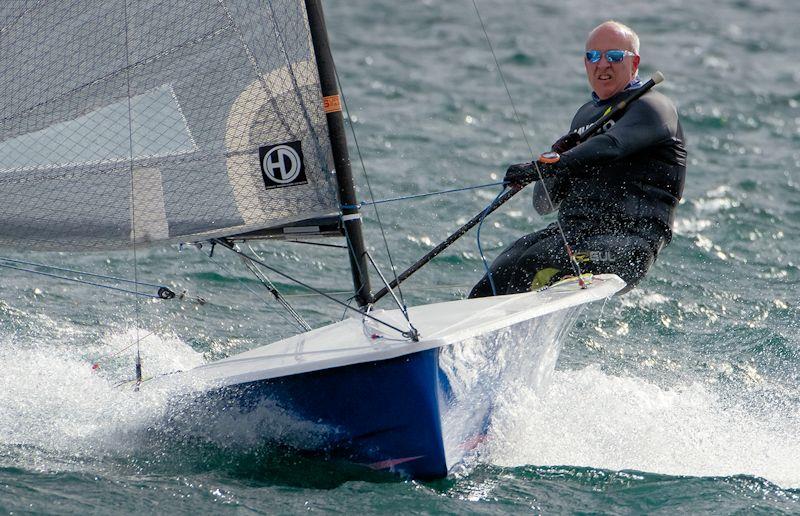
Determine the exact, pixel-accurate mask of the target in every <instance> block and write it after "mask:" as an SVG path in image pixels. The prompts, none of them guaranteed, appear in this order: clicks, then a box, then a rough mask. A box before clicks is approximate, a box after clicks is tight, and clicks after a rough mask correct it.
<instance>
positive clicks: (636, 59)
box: [633, 56, 640, 75]
mask: <svg viewBox="0 0 800 516" xmlns="http://www.w3.org/2000/svg"><path fill="white" fill-rule="evenodd" d="M639 61H640V59H639V56H633V75H636V74H637V73H638V72H639Z"/></svg>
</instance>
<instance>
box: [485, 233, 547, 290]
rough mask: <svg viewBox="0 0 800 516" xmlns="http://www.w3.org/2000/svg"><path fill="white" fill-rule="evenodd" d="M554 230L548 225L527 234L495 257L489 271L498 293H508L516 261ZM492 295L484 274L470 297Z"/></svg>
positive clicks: (486, 276)
mask: <svg viewBox="0 0 800 516" xmlns="http://www.w3.org/2000/svg"><path fill="white" fill-rule="evenodd" d="M553 232H554V228H553V226H548V227H546V228H544V229H543V230H541V231H537V232H536V233H531V234H529V235H525V236H524V237H522V238H520V239H519V240H517V241H516V242H514V243H513V244H511V246H510V247H509V248H507V249H506V250H505V251H503V253H502V254H501V255H500V256H498V257H497V258H495V260H494V261H493V262H492V265H491V266H490V267H489V271H490V273H491V275H492V280H493V281H494V285H495V287H496V289H497V294H498V295H502V294H506V293H507V290H508V285H509V282H510V281H511V277H512V276H513V275H514V272H515V270H516V267H517V265H516V263H517V261H518V260H519V259H520V257H521V256H522V255H523V254H524V253H525V252H526V251H527V250H528V248H530V247H531V246H533V245H535V244H536V243H537V242H539V241H541V240H542V239H546V238H548V237H549V236H550V235H551V233H553ZM491 295H492V286H491V284H490V282H489V277H488V275H484V276H483V278H481V280H480V281H479V282H478V283H476V284H475V286H474V287H472V291H471V292H470V293H469V297H470V298H473V297H486V296H491Z"/></svg>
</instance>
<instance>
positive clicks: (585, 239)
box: [470, 89, 686, 297]
mask: <svg viewBox="0 0 800 516" xmlns="http://www.w3.org/2000/svg"><path fill="white" fill-rule="evenodd" d="M633 91H634V90H630V89H629V90H625V91H623V92H621V93H618V94H617V95H615V96H614V97H612V98H610V99H607V100H605V101H597V100H595V101H591V102H588V103H586V104H584V105H583V106H581V108H580V109H579V110H578V112H577V113H576V114H575V117H574V118H573V120H572V126H571V128H570V130H571V131H576V130H577V131H579V132H580V131H581V129H582V128H584V127H585V126H587V125H589V124H591V123H592V122H594V121H595V120H597V119H598V118H600V117H601V116H602V115H603V113H604V112H605V111H606V110H607V109H608V108H609V106H613V105H615V104H617V103H618V102H619V101H620V100H622V99H624V98H625V97H626V96H629V95H631V94H632V93H633ZM615 118H616V119H615V120H614V121H613V122H609V123H608V124H606V125H605V127H604V129H603V130H602V131H601V132H600V133H599V134H597V135H595V136H593V137H591V138H589V139H588V140H587V141H585V142H584V143H581V144H579V145H577V146H576V147H574V148H572V149H571V150H568V151H566V152H564V153H562V155H561V160H560V161H559V162H558V163H557V164H555V165H552V166H550V167H549V169H548V175H549V176H551V177H552V179H547V180H546V181H545V182H546V186H547V187H548V188H547V189H548V192H549V193H550V197H551V199H552V201H553V206H552V208H557V209H558V210H559V212H558V220H559V222H560V223H561V226H562V227H563V229H564V232H565V234H566V238H567V241H568V242H569V244H570V246H571V247H572V249H573V251H574V253H575V256H576V260H577V261H578V263H579V264H580V266H581V270H582V271H583V272H591V273H594V274H599V273H605V272H610V273H615V274H617V275H619V276H620V277H621V278H622V279H623V280H625V282H626V283H627V284H628V287H627V288H626V289H625V291H627V290H629V289H630V288H632V287H633V285H635V284H636V283H637V282H638V281H639V280H641V279H642V278H643V277H644V275H645V274H646V273H647V270H648V269H649V268H650V266H651V265H652V264H653V262H654V261H655V258H656V256H657V254H658V252H659V251H660V250H661V248H662V247H663V246H664V245H666V244H667V243H669V241H670V239H671V238H672V224H673V221H674V217H675V207H676V206H677V204H678V201H679V200H680V198H681V195H682V193H683V184H684V179H685V175H686V149H685V146H684V139H683V130H682V129H681V125H680V122H679V121H678V114H677V111H676V110H675V106H674V105H673V104H672V102H671V101H670V100H669V99H668V98H667V97H665V96H664V95H662V94H660V93H658V92H656V91H652V90H651V91H649V92H647V93H646V94H644V95H643V96H642V97H641V98H639V99H638V100H636V101H634V102H632V103H631V104H630V106H628V108H627V109H626V110H624V111H623V112H622V113H621V114H620V115H619V116H617V117H615ZM543 193H544V191H543V187H542V185H541V184H540V183H537V184H536V188H535V190H534V204H535V205H538V206H539V207H537V209H539V210H540V211H544V212H548V211H551V210H547V209H545V210H542V209H541V205H542V203H543V199H544V197H543ZM548 204H549V203H548ZM491 271H492V279H493V281H494V284H495V287H496V290H497V294H512V293H517V292H526V291H529V290H531V289H532V288H539V287H542V286H545V285H547V284H549V283H552V282H553V281H556V280H557V279H559V278H561V277H564V276H568V275H572V274H573V267H572V265H571V264H570V262H569V259H568V257H567V253H566V250H565V248H564V242H563V239H562V237H561V235H560V233H559V232H558V228H557V226H556V225H555V224H551V225H550V226H548V227H547V228H545V229H543V230H541V231H539V232H537V233H532V234H529V235H526V236H524V237H522V238H520V239H519V240H517V241H516V242H514V244H512V245H511V246H510V247H509V248H508V249H506V250H505V251H503V253H502V254H501V255H500V256H499V257H498V258H497V259H496V260H495V261H494V262H493V263H492V266H491ZM490 295H492V289H491V286H490V283H489V280H488V277H487V276H484V277H483V279H481V281H480V282H478V284H476V285H475V287H474V288H473V289H472V292H471V293H470V297H483V296H490Z"/></svg>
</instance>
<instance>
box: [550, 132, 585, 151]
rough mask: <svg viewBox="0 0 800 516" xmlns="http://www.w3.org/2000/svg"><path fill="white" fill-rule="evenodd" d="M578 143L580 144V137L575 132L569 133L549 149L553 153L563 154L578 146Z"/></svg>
mask: <svg viewBox="0 0 800 516" xmlns="http://www.w3.org/2000/svg"><path fill="white" fill-rule="evenodd" d="M578 143H580V135H579V134H578V132H577V131H571V132H568V133H567V134H565V135H564V136H562V137H561V138H559V139H558V140H556V142H555V143H554V144H553V145H552V147H551V148H552V149H553V150H554V151H555V152H557V153H559V154H563V153H565V152H567V151H568V150H570V149H572V148H573V147H575V146H576V145H578Z"/></svg>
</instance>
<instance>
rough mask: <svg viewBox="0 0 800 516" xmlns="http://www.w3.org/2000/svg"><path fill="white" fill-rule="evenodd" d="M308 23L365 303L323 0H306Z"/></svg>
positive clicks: (357, 286) (356, 279)
mask: <svg viewBox="0 0 800 516" xmlns="http://www.w3.org/2000/svg"><path fill="white" fill-rule="evenodd" d="M305 3H306V13H307V15H308V25H309V28H310V29H311V41H312V43H313V45H314V54H315V55H316V58H317V68H318V70H319V79H320V86H321V88H322V96H323V99H324V103H325V114H326V117H327V120H328V130H329V133H330V139H331V148H332V150H333V165H334V167H335V168H336V183H337V184H338V190H339V202H340V203H341V204H342V205H343V206H347V207H346V208H342V222H343V224H344V230H345V235H346V237H347V248H348V251H349V255H350V271H351V272H352V274H353V288H354V290H355V299H356V301H357V302H358V306H361V307H364V306H366V305H367V304H369V303H370V302H372V291H371V288H370V283H369V275H368V273H367V259H366V256H367V254H366V253H367V251H366V247H365V245H364V236H363V233H362V231H361V214H360V213H359V210H358V208H351V207H350V206H356V205H357V204H358V201H357V200H356V192H355V187H354V183H353V173H352V170H351V169H350V156H349V154H348V152H347V138H346V137H345V132H344V118H343V117H342V108H341V102H340V97H339V89H338V87H337V84H336V70H335V68H334V64H333V56H332V55H331V48H330V44H329V42H328V30H327V29H326V28H325V18H324V16H323V13H322V4H321V3H320V0H305Z"/></svg>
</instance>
